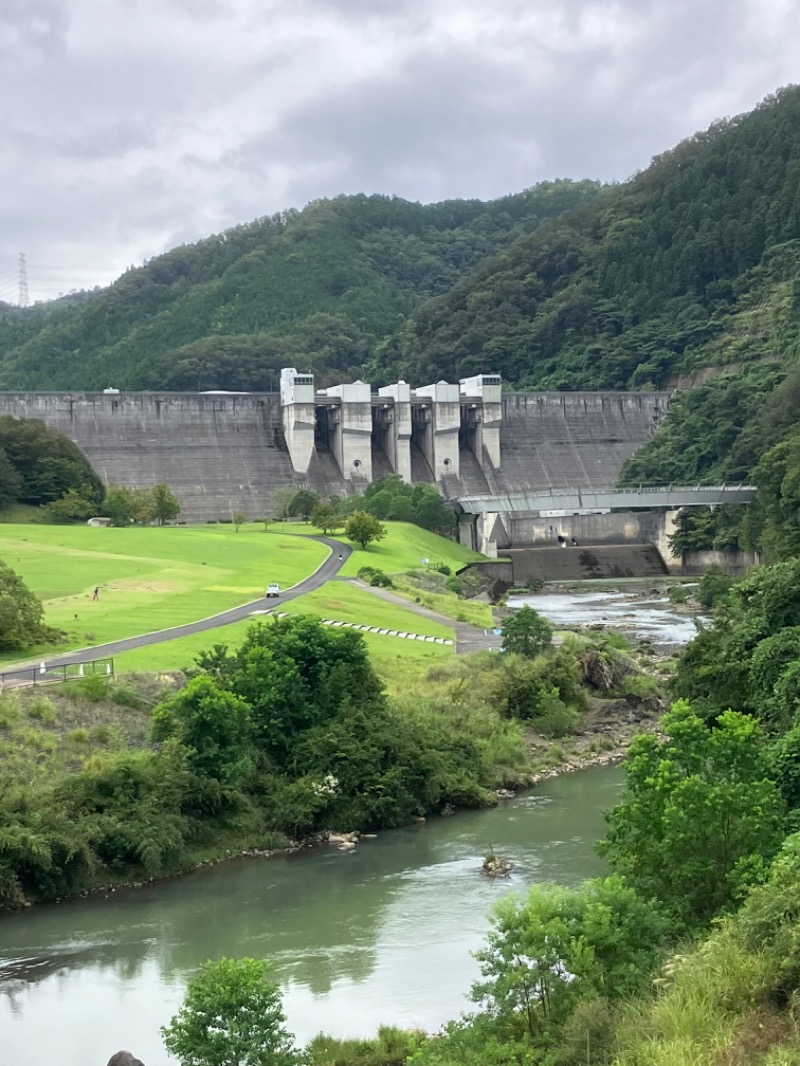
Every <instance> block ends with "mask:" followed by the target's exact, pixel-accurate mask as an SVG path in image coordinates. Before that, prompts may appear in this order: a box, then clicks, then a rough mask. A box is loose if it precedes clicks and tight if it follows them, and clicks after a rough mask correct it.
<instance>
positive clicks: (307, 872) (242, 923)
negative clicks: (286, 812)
mask: <svg viewBox="0 0 800 1066" xmlns="http://www.w3.org/2000/svg"><path fill="white" fill-rule="evenodd" d="M621 781H622V771H621V769H619V768H618V767H603V768H596V769H591V770H584V771H581V772H578V773H573V774H567V775H564V776H563V777H560V778H556V779H553V780H550V781H547V782H544V783H543V784H541V785H540V786H539V787H538V788H537V789H536V790H535V792H532V793H529V794H527V795H524V796H520V797H518V798H517V799H515V800H513V801H511V802H508V803H503V804H502V805H501V806H500V807H498V808H497V809H495V810H491V811H481V812H475V813H465V814H457V815H454V816H452V817H450V818H441V819H436V820H434V821H431V822H429V823H428V824H426V825H423V826H415V827H413V828H408V829H401V830H394V831H391V832H387V833H383V834H380V835H379V836H378V837H377V839H374V840H366V841H362V842H361V843H360V844H359V845H358V848H357V849H356V850H355V851H354V852H352V853H342V852H339V851H337V850H336V849H334V848H328V847H321V848H318V849H316V850H314V851H312V852H303V853H300V854H296V855H291V856H280V857H275V858H271V859H248V860H244V859H242V860H235V861H232V862H229V863H225V864H223V865H221V866H217V867H213V868H207V869H204V870H201V871H199V872H197V873H194V874H191V875H189V876H187V877H184V878H180V879H175V880H171V881H166V882H163V883H161V884H156V885H149V886H146V887H144V888H141V889H136V890H126V891H124V892H123V891H119V892H117V893H114V894H112V895H111V896H109V897H106V898H96V897H95V898H93V899H89V900H76V901H71V902H66V903H61V904H58V905H52V906H44V907H37V908H32V909H30V910H27V911H22V912H18V913H14V914H8V915H4V916H0V1062H2V1064H3V1066H51V1064H52V1063H53V1062H54V1061H56V1062H58V1064H59V1066H104V1063H105V1062H106V1061H107V1059H108V1058H109V1056H110V1055H111V1054H112V1053H113V1052H114V1051H116V1050H118V1049H119V1048H128V1049H130V1050H131V1051H133V1052H134V1054H136V1055H138V1056H139V1057H140V1058H141V1059H142V1060H143V1062H144V1063H145V1064H146V1066H167V1064H168V1063H171V1062H172V1061H173V1060H171V1059H170V1058H169V1057H168V1056H167V1054H166V1052H165V1051H164V1048H163V1045H162V1044H161V1039H160V1036H159V1026H161V1025H164V1024H166V1023H167V1022H168V1021H169V1019H170V1017H171V1016H172V1015H173V1014H174V1013H175V1011H176V1010H177V1008H178V1007H179V1006H180V1003H181V1001H182V999H183V995H184V992H185V988H186V982H187V981H188V979H189V978H190V977H191V976H192V974H193V973H194V972H195V971H196V969H197V967H198V966H200V965H201V964H202V963H203V962H204V961H205V960H206V959H208V958H218V957H220V956H222V955H228V956H233V957H236V956H242V955H251V956H254V957H256V958H266V959H269V960H270V961H271V963H272V965H273V967H274V973H275V976H276V978H277V980H278V981H279V982H280V984H281V987H282V989H283V1001H284V1007H285V1010H286V1013H287V1015H288V1024H289V1028H290V1029H291V1031H292V1032H294V1033H295V1034H296V1036H297V1038H298V1040H299V1041H300V1042H306V1041H307V1040H309V1039H310V1038H311V1037H312V1036H314V1035H315V1034H316V1033H317V1032H320V1031H326V1032H329V1033H332V1034H334V1035H337V1036H355V1037H357V1036H371V1035H374V1034H375V1033H376V1031H377V1028H378V1026H379V1025H380V1024H384V1023H385V1024H391V1025H398V1026H401V1027H408V1028H411V1027H414V1028H422V1029H426V1030H428V1031H434V1030H436V1029H438V1028H439V1027H440V1026H441V1025H442V1024H443V1023H444V1022H445V1021H447V1020H448V1019H450V1018H455V1017H457V1016H458V1015H459V1014H460V1013H461V1012H462V1011H464V1010H467V1009H469V1002H468V999H467V995H468V992H469V988H470V985H471V983H472V982H473V981H474V980H475V979H476V978H477V977H478V965H477V963H476V962H475V960H474V959H473V958H472V957H471V954H470V953H471V952H472V951H475V950H476V949H477V948H479V947H480V946H481V945H482V943H483V940H484V937H485V934H486V931H487V929H488V925H489V920H488V915H489V912H490V909H491V907H492V904H493V903H495V902H496V901H497V900H498V899H500V898H501V897H502V896H504V895H505V894H506V893H508V892H512V891H516V892H524V891H525V889H526V888H527V887H528V886H529V885H531V884H533V883H534V882H541V881H556V882H559V883H561V884H565V885H577V884H579V883H580V882H581V881H583V880H584V879H585V878H587V877H594V876H599V875H602V874H603V873H604V872H605V867H604V864H603V863H602V862H601V861H600V860H599V859H598V858H597V856H596V855H595V853H594V842H595V841H596V840H598V839H599V838H600V837H601V836H602V835H603V833H604V822H603V817H602V811H603V810H606V809H608V808H609V807H611V806H613V805H614V803H615V801H616V797H617V795H618V792H619V788H620V785H621ZM490 849H494V851H495V853H496V854H497V855H501V856H503V857H505V858H509V859H511V861H512V862H513V863H514V870H513V872H512V874H511V876H510V877H509V878H508V879H504V880H492V879H489V878H486V877H485V876H484V875H482V874H481V872H480V867H481V864H482V862H483V859H484V857H485V856H486V854H487V853H488V852H489V851H490Z"/></svg>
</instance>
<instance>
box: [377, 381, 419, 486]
mask: <svg viewBox="0 0 800 1066" xmlns="http://www.w3.org/2000/svg"><path fill="white" fill-rule="evenodd" d="M378 395H379V396H384V397H386V399H391V400H393V401H394V402H393V404H392V405H391V408H390V409H388V410H387V419H388V421H389V425H388V427H387V430H386V434H385V436H384V448H385V451H386V458H387V459H388V460H389V463H390V465H391V467H392V470H394V472H395V474H399V475H400V477H401V478H402V479H403V481H405V482H407V483H408V484H409V485H410V484H411V386H410V385H407V384H406V383H405V381H398V382H397V384H396V385H386V386H385V387H384V388H382V389H378Z"/></svg>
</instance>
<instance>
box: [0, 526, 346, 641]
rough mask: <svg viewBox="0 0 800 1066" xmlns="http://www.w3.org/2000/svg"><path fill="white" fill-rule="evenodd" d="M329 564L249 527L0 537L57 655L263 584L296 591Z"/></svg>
mask: <svg viewBox="0 0 800 1066" xmlns="http://www.w3.org/2000/svg"><path fill="white" fill-rule="evenodd" d="M327 555H328V549H327V548H326V547H325V546H324V545H322V544H319V543H317V542H316V541H312V540H309V539H308V538H307V537H298V536H295V535H292V534H290V533H286V532H283V531H276V532H272V531H270V532H268V533H267V532H265V531H264V530H263V529H261V528H256V527H255V526H253V527H251V528H250V529H248V528H247V527H244V528H243V529H242V530H241V531H240V532H239V533H236V531H235V530H234V529H233V528H232V527H225V526H222V527H220V526H214V527H210V528H207V527H202V526H200V527H197V526H195V527H180V526H179V527H168V528H164V529H156V528H146V527H136V528H131V529H108V528H98V529H95V528H91V527H89V526H38V525H28V526H24V525H5V526H2V527H0V558H2V559H3V560H4V561H5V562H6V563H8V565H9V566H11V567H12V569H14V570H16V572H17V573H18V574H20V575H21V577H22V578H23V579H24V580H25V581H26V583H27V584H28V585H29V587H30V588H31V589H32V590H33V591H34V592H35V593H36V595H37V596H39V597H40V598H41V599H42V601H43V603H44V607H45V618H46V620H47V622H48V623H49V624H51V625H54V626H57V627H58V628H60V629H63V630H66V631H67V633H68V634H69V637H68V641H67V642H66V644H65V645H62V646H61V647H62V648H63V647H84V646H87V645H91V644H101V643H104V642H106V641H109V640H117V639H119V638H121V637H127V636H132V635H134V634H137V633H148V632H151V631H153V630H158V629H165V628H168V627H170V626H174V625H180V624H181V623H183V622H191V621H195V620H196V619H199V618H206V617H208V616H209V615H212V614H216V613H218V612H219V611H224V610H226V609H227V608H229V607H235V606H236V605H237V604H241V603H246V602H248V601H249V600H253V599H256V598H257V597H258V596H261V595H263V592H264V588H265V586H266V584H267V582H269V581H277V582H279V583H280V584H281V585H282V586H283V587H284V588H286V587H288V586H289V585H293V584H296V583H297V582H298V581H301V580H302V579H303V578H305V577H308V576H309V575H310V574H311V573H313V571H314V570H316V568H317V567H318V566H319V565H320V564H321V563H322V562H323V561H324V560H325V558H326V557H327ZM97 586H99V588H100V598H99V601H97V602H93V601H92V590H93V589H94V588H95V587H97ZM48 650H49V651H52V650H53V649H52V648H51V649H48ZM33 651H34V654H36V653H37V651H38V650H37V649H34V650H33ZM150 654H151V655H152V654H153V653H152V652H150ZM4 658H5V660H6V661H8V659H9V658H10V657H9V656H5V657H4ZM15 658H17V659H19V658H20V656H18V655H17V656H15Z"/></svg>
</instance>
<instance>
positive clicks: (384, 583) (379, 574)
mask: <svg viewBox="0 0 800 1066" xmlns="http://www.w3.org/2000/svg"><path fill="white" fill-rule="evenodd" d="M356 577H358V578H360V579H361V581H366V582H367V584H368V585H371V586H372V588H381V589H393V588H394V582H393V581H392V579H391V578H390V577H389V575H388V574H384V572H383V570H376V569H375V567H374V566H362V567H361V569H360V570H359V571H358V573H357V574H356Z"/></svg>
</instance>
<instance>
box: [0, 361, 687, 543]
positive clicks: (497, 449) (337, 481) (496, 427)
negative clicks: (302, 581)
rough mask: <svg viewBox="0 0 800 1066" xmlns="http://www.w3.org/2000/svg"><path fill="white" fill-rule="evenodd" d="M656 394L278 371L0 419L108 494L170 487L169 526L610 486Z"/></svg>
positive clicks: (26, 395) (21, 410) (646, 431)
mask: <svg viewBox="0 0 800 1066" xmlns="http://www.w3.org/2000/svg"><path fill="white" fill-rule="evenodd" d="M669 399H670V394H668V393H657V392H649V393H601V392H597V393H588V392H585V393H580V392H578V393H501V389H500V380H499V378H496V377H494V376H489V375H484V376H482V377H479V378H472V379H466V380H465V381H462V382H461V383H460V384H459V385H450V384H447V383H445V382H439V383H437V384H436V385H431V386H427V387H425V388H422V389H417V390H415V391H412V390H411V389H410V386H408V385H406V384H405V383H404V382H399V383H398V384H397V385H393V386H389V387H387V388H385V389H380V390H379V391H378V393H377V394H372V393H371V391H370V387H369V386H368V385H365V384H364V383H363V382H356V383H355V384H354V385H339V386H335V387H334V388H332V389H327V390H324V391H322V392H317V391H315V390H314V386H313V378H311V377H310V376H308V375H301V374H297V372H296V371H294V370H291V371H284V373H283V375H282V379H281V392H280V393H197V394H195V393H133V392H127V393H123V392H106V393H44V392H41V393H31V392H7V393H0V415H11V416H14V417H16V418H38V419H41V420H42V421H43V422H45V423H46V424H47V425H49V426H52V427H53V428H55V429H57V430H59V431H60V432H62V433H63V434H65V436H67V437H69V438H70V439H71V440H72V441H74V442H75V444H77V445H78V447H79V448H80V449H81V450H82V451H83V452H84V454H85V455H86V456H87V458H88V459H89V461H90V462H91V463H92V465H93V466H94V468H95V470H96V471H97V473H98V474H99V475H100V477H101V478H102V479H103V481H104V482H105V483H106V484H107V485H110V484H116V485H130V486H135V487H150V486H152V485H155V484H158V483H159V482H166V483H167V484H168V485H170V486H171V488H172V490H173V491H174V493H175V495H176V496H177V498H178V500H179V501H180V504H181V509H182V510H181V516H180V517H181V520H182V521H188V522H192V521H204V520H207V519H220V518H230V517H231V515H232V514H233V513H235V512H237V511H241V512H243V513H244V514H246V515H247V516H248V517H249V518H251V519H252V518H260V517H263V516H267V515H271V514H273V513H274V504H275V492H276V490H278V489H280V488H281V487H283V486H295V487H297V488H302V487H308V488H310V489H312V490H313V491H315V492H317V493H318V494H319V495H320V496H321V497H329V496H344V495H348V494H352V493H355V492H360V491H363V489H364V488H365V487H366V485H368V484H369V483H370V482H371V481H373V480H375V479H377V478H379V477H381V476H383V475H385V474H388V473H392V472H395V473H398V474H400V475H401V476H402V477H403V478H404V479H405V480H406V481H408V482H410V483H416V482H419V481H426V482H429V483H432V484H436V485H437V486H438V487H439V489H440V491H441V492H442V493H443V494H444V495H445V496H448V497H452V498H457V497H459V496H463V495H476V494H479V493H509V492H524V491H529V490H533V489H563V488H571V487H576V486H580V487H586V488H605V487H610V486H612V485H613V484H614V483H615V482H616V479H617V477H618V475H619V472H620V468H621V466H622V464H623V462H624V461H625V460H626V459H628V458H629V457H630V456H631V455H633V453H634V452H635V451H636V450H637V448H639V447H641V445H642V444H644V443H645V442H646V441H647V440H648V439H649V438H650V436H651V435H652V434H653V432H654V431H655V430H656V429H657V428H658V426H659V424H660V422H661V420H662V419H663V417H664V415H665V414H666V411H667V407H668V405H669Z"/></svg>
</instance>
